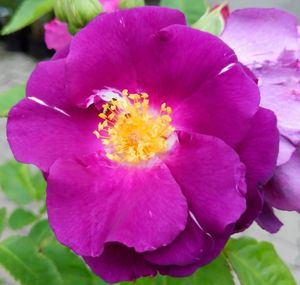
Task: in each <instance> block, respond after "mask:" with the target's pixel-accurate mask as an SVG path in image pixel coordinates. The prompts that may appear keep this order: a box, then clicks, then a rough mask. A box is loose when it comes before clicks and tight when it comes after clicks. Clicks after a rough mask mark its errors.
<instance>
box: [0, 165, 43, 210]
mask: <svg viewBox="0 0 300 285" xmlns="http://www.w3.org/2000/svg"><path fill="white" fill-rule="evenodd" d="M0 187H1V189H2V190H3V191H4V193H5V194H6V196H7V197H8V198H9V199H10V200H12V201H14V202H15V203H16V204H18V205H26V204H29V203H31V202H32V201H34V200H42V199H43V198H44V195H45V188H46V184H45V181H44V178H43V177H42V175H41V173H40V172H37V171H36V170H35V171H34V170H33V169H32V168H30V167H29V166H28V165H24V164H20V163H17V162H16V161H14V160H10V161H8V162H6V163H5V164H3V165H1V166H0Z"/></svg>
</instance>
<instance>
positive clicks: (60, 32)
mask: <svg viewBox="0 0 300 285" xmlns="http://www.w3.org/2000/svg"><path fill="white" fill-rule="evenodd" d="M44 29H45V42H46V45H47V48H48V49H55V50H56V51H58V50H60V49H62V48H64V47H65V46H66V45H68V44H69V43H70V42H71V39H72V35H71V34H70V33H69V31H68V24H66V23H63V22H61V21H59V20H58V19H53V20H52V21H50V22H49V23H47V24H45V26H44Z"/></svg>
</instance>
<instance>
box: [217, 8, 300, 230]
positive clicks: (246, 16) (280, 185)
mask: <svg viewBox="0 0 300 285" xmlns="http://www.w3.org/2000/svg"><path fill="white" fill-rule="evenodd" d="M297 26H298V21H297V19H296V17H295V16H294V15H291V14H289V13H287V12H284V11H281V10H277V9H255V8H253V9H243V10H238V11H235V12H233V13H232V14H231V16H230V18H229V20H228V22H227V25H226V27H225V30H224V32H223V34H222V36H221V38H222V39H223V40H224V41H225V42H226V43H227V44H229V45H230V46H231V47H232V48H233V49H234V50H235V52H236V53H237V56H238V58H239V60H240V61H241V62H242V63H244V64H245V65H247V66H248V67H249V69H251V71H252V72H253V73H254V74H255V76H256V77H257V79H258V85H259V88H260V91H261V97H262V98H261V105H262V106H263V107H265V108H269V109H271V110H273V111H274V112H275V114H276V116H277V118H278V128H279V130H280V152H279V157H278V161H277V169H276V171H275V173H274V176H273V178H272V180H271V181H270V182H269V183H268V184H267V186H266V187H265V188H264V196H265V197H264V198H265V201H266V205H265V207H264V209H265V210H264V212H263V213H262V215H261V216H260V218H259V219H258V222H259V223H260V224H261V225H262V226H263V227H264V228H266V229H268V230H270V231H276V230H278V229H279V227H280V222H279V221H278V220H277V219H276V218H275V216H273V215H272V212H271V209H270V208H269V207H270V206H272V207H275V208H278V209H281V210H288V211H298V212H299V211H300V179H299V174H300V111H299V110H300V69H299V60H300V57H299V55H300V46H299V34H298V30H297ZM262 155H264V154H262Z"/></svg>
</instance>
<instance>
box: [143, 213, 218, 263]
mask: <svg viewBox="0 0 300 285" xmlns="http://www.w3.org/2000/svg"><path fill="white" fill-rule="evenodd" d="M213 246H214V240H213V238H212V237H211V236H210V235H208V234H207V233H205V232H204V231H203V230H202V228H201V227H200V226H199V225H198V224H197V222H196V221H195V220H193V218H192V217H191V215H190V216H189V218H188V222H187V225H186V228H185V230H184V231H183V232H182V233H180V234H179V235H178V237H177V238H176V239H175V240H174V241H173V242H172V243H171V244H169V245H167V246H165V247H161V248H159V249H157V250H155V251H152V252H148V253H144V254H143V256H144V258H145V259H146V260H148V261H150V262H151V263H155V264H158V265H170V264H173V265H188V264H191V263H194V262H196V261H200V260H201V259H203V258H205V257H206V254H207V252H208V251H210V250H211V249H212V247H213Z"/></svg>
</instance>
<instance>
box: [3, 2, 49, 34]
mask: <svg viewBox="0 0 300 285" xmlns="http://www.w3.org/2000/svg"><path fill="white" fill-rule="evenodd" d="M53 4H54V0H24V1H23V2H22V3H21V4H20V5H19V6H18V8H17V10H16V12H15V13H14V14H13V16H12V18H11V19H10V21H9V22H8V23H7V25H5V26H4V28H3V29H2V31H1V34H2V35H8V34H11V33H13V32H16V31H18V30H20V29H22V28H24V27H26V26H28V25H30V24H32V23H33V22H34V21H36V20H37V19H39V18H40V17H42V16H43V15H45V14H46V13H48V12H49V11H51V10H52V8H53Z"/></svg>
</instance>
